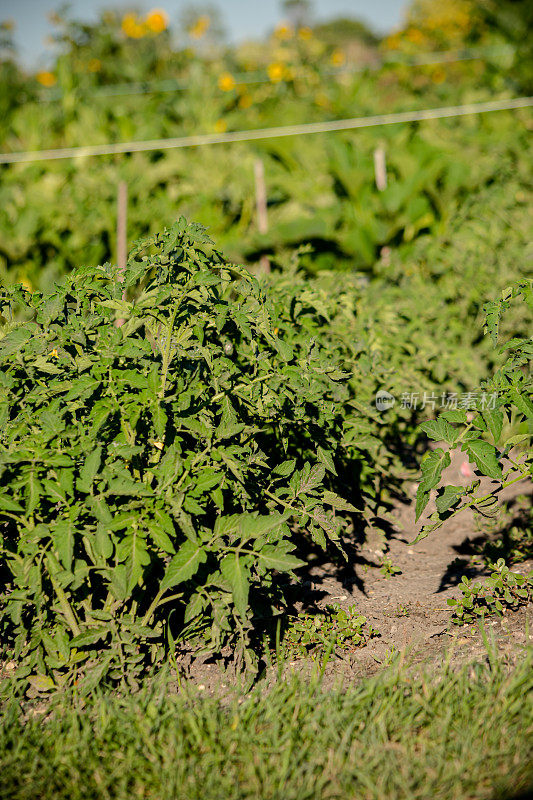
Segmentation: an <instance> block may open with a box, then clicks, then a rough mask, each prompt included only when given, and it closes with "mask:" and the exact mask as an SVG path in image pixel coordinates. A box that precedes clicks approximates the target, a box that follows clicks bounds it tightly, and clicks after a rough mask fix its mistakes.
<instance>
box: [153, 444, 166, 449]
mask: <svg viewBox="0 0 533 800" xmlns="http://www.w3.org/2000/svg"><path fill="white" fill-rule="evenodd" d="M154 447H157V449H158V450H162V449H163V447H164V445H163V442H154Z"/></svg>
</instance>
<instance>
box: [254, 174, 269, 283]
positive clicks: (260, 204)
mask: <svg viewBox="0 0 533 800" xmlns="http://www.w3.org/2000/svg"><path fill="white" fill-rule="evenodd" d="M254 176H255V205H256V211H257V229H258V231H259V233H267V231H268V216H267V194H266V184H265V167H264V165H263V162H262V161H261V159H260V158H256V159H255V161H254ZM259 264H260V266H261V271H262V272H270V261H269V260H268V258H267V256H261V258H260V260H259Z"/></svg>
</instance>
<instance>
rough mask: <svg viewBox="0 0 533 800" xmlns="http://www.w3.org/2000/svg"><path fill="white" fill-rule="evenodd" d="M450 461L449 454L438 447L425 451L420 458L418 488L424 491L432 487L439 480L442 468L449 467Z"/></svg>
mask: <svg viewBox="0 0 533 800" xmlns="http://www.w3.org/2000/svg"><path fill="white" fill-rule="evenodd" d="M450 463H451V459H450V454H449V453H447V452H445V451H444V450H443V449H442V448H440V447H437V448H436V450H431V451H429V452H428V453H426V455H425V456H424V458H423V459H422V464H421V469H422V479H421V481H420V486H419V487H418V490H419V491H420V492H421V493H424V492H429V491H431V489H434V488H435V486H437V484H438V483H439V481H440V478H441V475H442V473H443V470H445V469H446V467H449V466H450Z"/></svg>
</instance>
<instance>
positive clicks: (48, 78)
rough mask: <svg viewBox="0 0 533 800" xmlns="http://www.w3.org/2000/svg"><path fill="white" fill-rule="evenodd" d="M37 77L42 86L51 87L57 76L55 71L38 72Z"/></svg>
mask: <svg viewBox="0 0 533 800" xmlns="http://www.w3.org/2000/svg"><path fill="white" fill-rule="evenodd" d="M36 77H37V80H38V81H39V83H40V84H41V86H47V87H50V86H53V85H54V84H55V82H56V76H55V75H54V73H53V72H38V73H37V76H36Z"/></svg>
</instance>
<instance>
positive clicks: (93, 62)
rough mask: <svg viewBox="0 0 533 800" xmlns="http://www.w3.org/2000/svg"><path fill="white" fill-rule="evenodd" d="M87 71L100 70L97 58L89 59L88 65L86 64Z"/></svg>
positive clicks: (99, 62) (100, 64)
mask: <svg viewBox="0 0 533 800" xmlns="http://www.w3.org/2000/svg"><path fill="white" fill-rule="evenodd" d="M87 69H88V70H89V72H100V70H101V69H102V62H101V61H100V59H99V58H91V60H90V61H89V63H88V64H87Z"/></svg>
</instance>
